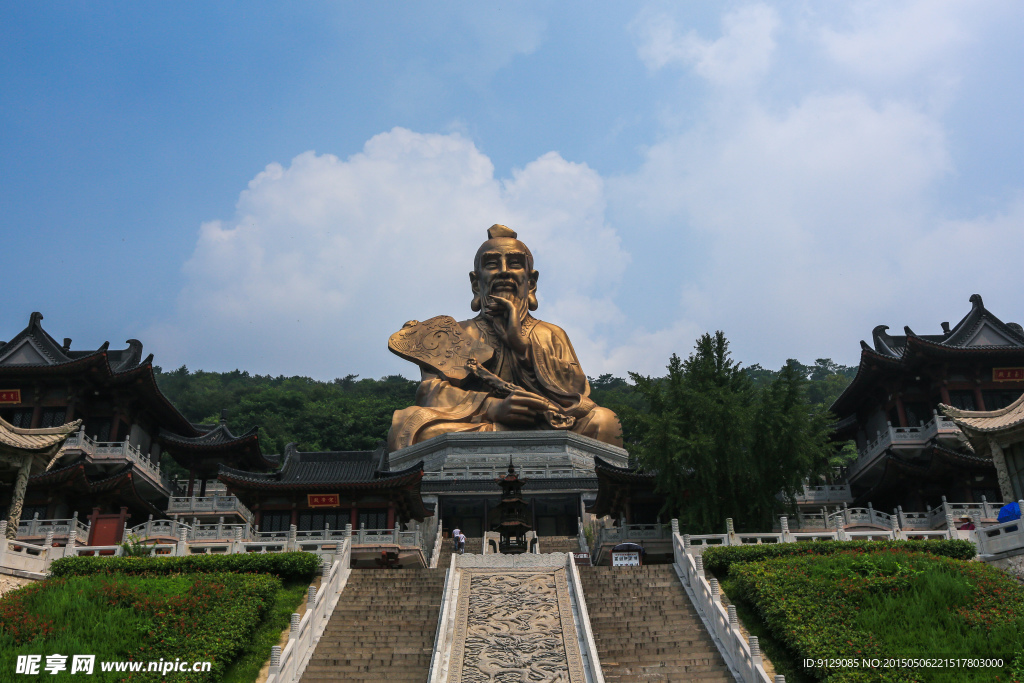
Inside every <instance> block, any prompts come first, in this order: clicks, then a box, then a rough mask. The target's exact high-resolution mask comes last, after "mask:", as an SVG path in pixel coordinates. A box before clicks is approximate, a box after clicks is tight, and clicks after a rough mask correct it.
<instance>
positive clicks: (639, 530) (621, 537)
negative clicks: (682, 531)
mask: <svg viewBox="0 0 1024 683" xmlns="http://www.w3.org/2000/svg"><path fill="white" fill-rule="evenodd" d="M671 537H672V530H671V527H670V526H669V525H668V524H623V525H620V526H613V527H608V528H606V527H601V528H599V529H598V530H597V538H596V539H594V547H595V548H600V547H601V546H602V545H605V544H608V543H611V544H615V545H617V544H619V543H627V542H632V541H638V540H658V539H666V540H667V539H669V538H671Z"/></svg>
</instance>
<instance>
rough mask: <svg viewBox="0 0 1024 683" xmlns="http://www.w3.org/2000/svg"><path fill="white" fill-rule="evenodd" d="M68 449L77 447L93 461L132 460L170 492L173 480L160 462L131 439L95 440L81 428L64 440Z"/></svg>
mask: <svg viewBox="0 0 1024 683" xmlns="http://www.w3.org/2000/svg"><path fill="white" fill-rule="evenodd" d="M64 444H65V445H64V447H65V448H66V449H72V448H74V449H77V450H80V451H83V452H85V454H86V455H87V456H88V457H89V459H90V460H92V461H102V460H130V461H131V462H133V463H135V464H136V465H138V466H139V470H140V471H142V472H144V473H145V474H147V475H149V477H150V478H151V479H152V480H153V482H154V483H156V484H159V485H160V486H162V487H163V488H164V491H165V492H166V493H170V492H171V490H172V488H171V482H170V481H169V480H168V479H167V477H165V476H164V475H163V474H162V473H161V472H160V463H159V462H155V463H154V462H153V461H152V460H150V459H149V458H147V457H146V456H145V455H143V454H142V451H140V450H139V449H138V448H136V447H135V446H133V445H132V444H131V442H130V441H93V440H92V438H90V437H89V436H88V435H87V434H86V433H85V428H84V427H83V428H81V429H79V430H78V432H76V433H75V434H72V435H71V436H69V437H68V440H67V441H66V442H64Z"/></svg>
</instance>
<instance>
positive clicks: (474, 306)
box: [469, 272, 480, 313]
mask: <svg viewBox="0 0 1024 683" xmlns="http://www.w3.org/2000/svg"><path fill="white" fill-rule="evenodd" d="M469 284H470V286H471V287H472V288H473V300H472V301H471V302H469V308H470V309H471V310H472V311H473V312H474V313H475V312H477V311H479V310H480V283H479V282H477V279H476V273H475V272H470V274H469Z"/></svg>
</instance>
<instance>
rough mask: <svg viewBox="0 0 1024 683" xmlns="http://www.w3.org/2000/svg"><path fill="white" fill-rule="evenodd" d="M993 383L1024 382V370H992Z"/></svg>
mask: <svg viewBox="0 0 1024 683" xmlns="http://www.w3.org/2000/svg"><path fill="white" fill-rule="evenodd" d="M992 381H993V382H1024V368H992Z"/></svg>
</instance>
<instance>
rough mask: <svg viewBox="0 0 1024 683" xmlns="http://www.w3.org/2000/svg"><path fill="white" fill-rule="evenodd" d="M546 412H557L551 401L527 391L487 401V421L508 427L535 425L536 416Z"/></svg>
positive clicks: (556, 407) (557, 409)
mask: <svg viewBox="0 0 1024 683" xmlns="http://www.w3.org/2000/svg"><path fill="white" fill-rule="evenodd" d="M546 410H554V411H556V412H557V411H559V408H558V406H556V405H555V404H554V403H552V402H551V401H548V400H547V399H545V398H541V397H540V396H538V395H537V394H532V393H530V392H528V391H515V392H513V393H511V394H509V395H508V396H506V397H505V398H502V399H499V398H494V397H491V398H489V399H487V412H486V415H487V419H488V420H489V421H490V422H498V423H501V424H506V425H510V426H516V425H518V426H529V425H533V424H536V422H537V416H538V415H543V414H544V411H546Z"/></svg>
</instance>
